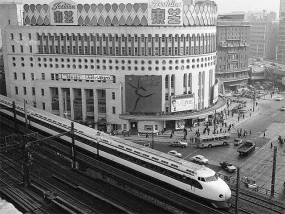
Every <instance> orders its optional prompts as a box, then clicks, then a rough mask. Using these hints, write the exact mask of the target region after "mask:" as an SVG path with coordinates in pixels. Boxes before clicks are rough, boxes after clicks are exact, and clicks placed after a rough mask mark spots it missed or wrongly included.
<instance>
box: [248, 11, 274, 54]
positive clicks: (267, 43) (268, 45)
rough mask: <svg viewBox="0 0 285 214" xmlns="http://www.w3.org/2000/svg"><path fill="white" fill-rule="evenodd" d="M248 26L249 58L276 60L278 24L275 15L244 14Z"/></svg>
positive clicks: (261, 13) (264, 13)
mask: <svg viewBox="0 0 285 214" xmlns="http://www.w3.org/2000/svg"><path fill="white" fill-rule="evenodd" d="M245 20H247V21H249V24H250V42H249V43H250V57H252V58H267V59H276V47H277V45H278V28H279V26H278V22H277V21H276V13H274V12H270V13H267V12H266V11H265V10H263V11H261V12H246V13H245Z"/></svg>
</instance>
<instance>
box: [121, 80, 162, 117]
mask: <svg viewBox="0 0 285 214" xmlns="http://www.w3.org/2000/svg"><path fill="white" fill-rule="evenodd" d="M125 96H126V111H127V112H137V113H139V112H141V113H158V112H161V111H162V76H159V75H151V76H143V75H126V76H125Z"/></svg>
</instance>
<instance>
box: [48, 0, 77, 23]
mask: <svg viewBox="0 0 285 214" xmlns="http://www.w3.org/2000/svg"><path fill="white" fill-rule="evenodd" d="M49 11H50V24H51V25H78V18H77V4H76V3H75V2H73V1H70V0H62V1H60V0H55V1H53V2H51V3H50V4H49Z"/></svg>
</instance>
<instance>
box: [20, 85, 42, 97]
mask: <svg viewBox="0 0 285 214" xmlns="http://www.w3.org/2000/svg"><path fill="white" fill-rule="evenodd" d="M22 92H23V94H20V91H19V87H18V86H15V94H16V95H27V87H23V91H22ZM31 93H32V95H33V96H35V95H36V90H35V87H32V91H31ZM41 95H42V96H45V90H44V89H43V88H42V89H41Z"/></svg>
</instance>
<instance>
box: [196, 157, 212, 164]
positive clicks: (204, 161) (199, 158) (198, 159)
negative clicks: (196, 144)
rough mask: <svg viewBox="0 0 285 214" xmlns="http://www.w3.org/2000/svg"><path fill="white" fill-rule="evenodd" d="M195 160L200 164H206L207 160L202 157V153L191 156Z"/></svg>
mask: <svg viewBox="0 0 285 214" xmlns="http://www.w3.org/2000/svg"><path fill="white" fill-rule="evenodd" d="M192 159H193V160H194V161H195V162H198V163H201V164H208V163H209V160H208V159H206V158H204V156H202V155H196V156H194V157H193V158H192Z"/></svg>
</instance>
